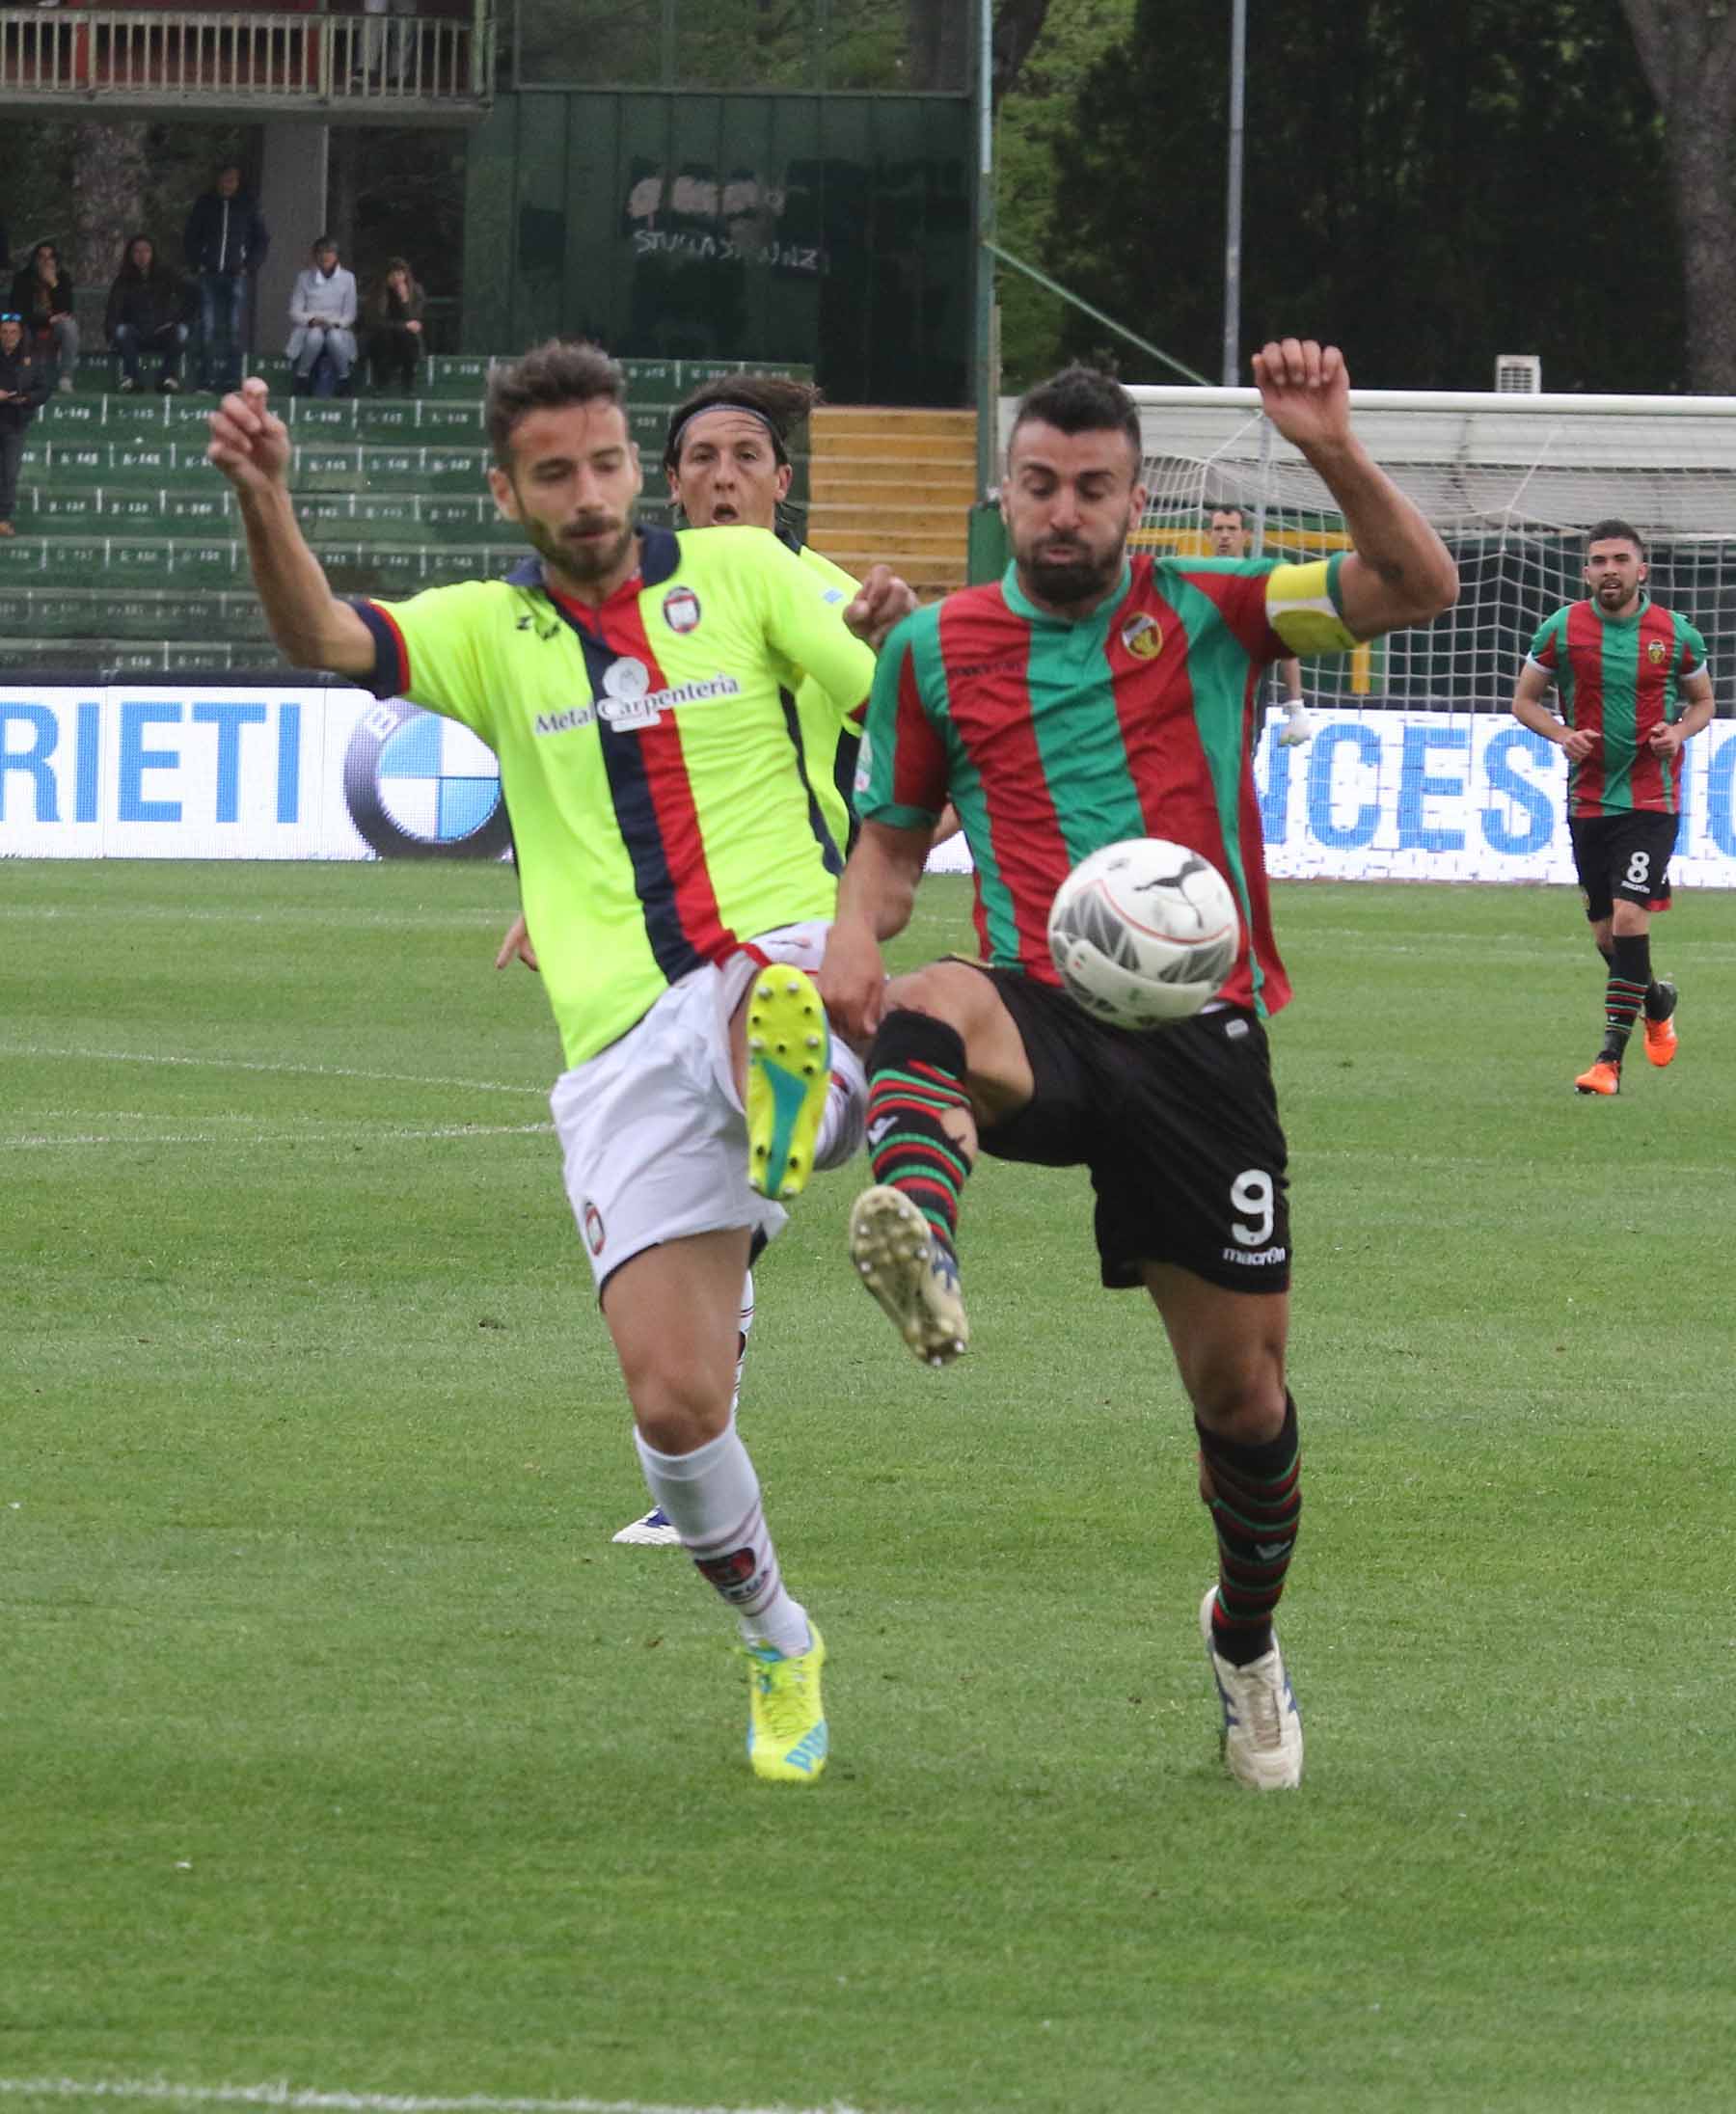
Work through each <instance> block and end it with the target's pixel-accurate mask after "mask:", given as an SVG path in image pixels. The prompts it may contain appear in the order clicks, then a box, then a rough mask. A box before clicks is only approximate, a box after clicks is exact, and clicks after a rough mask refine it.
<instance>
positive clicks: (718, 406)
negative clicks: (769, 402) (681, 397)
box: [664, 398, 790, 463]
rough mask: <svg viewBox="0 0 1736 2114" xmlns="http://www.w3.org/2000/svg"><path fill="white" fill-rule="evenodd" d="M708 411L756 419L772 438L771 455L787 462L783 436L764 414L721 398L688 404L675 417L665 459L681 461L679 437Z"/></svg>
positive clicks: (748, 405)
mask: <svg viewBox="0 0 1736 2114" xmlns="http://www.w3.org/2000/svg"><path fill="white" fill-rule="evenodd" d="M708 411H739V412H741V413H742V415H743V416H744V417H745V418H748V419H757V420H759V422H760V423H761V425H763V426H764V427H765V429H766V431H767V432H768V433H769V434H770V435H771V436H772V452H773V455H775V456H776V457H777V460H778V461H779V462H780V463H787V462H788V461H789V459H790V457H789V452H788V450H787V449H786V448H785V447H784V439H783V435H782V434H781V433H780V432H779V431H778V430H777V428H776V426H775V425H773V422H772V420H770V419H769V418H768V417H767V415H766V414H765V412H763V411H761V410H760V409H759V408H758V406H757V405H754V404H738V403H733V402H729V401H726V400H724V399H722V398H714V399H713V400H712V401H711V402H709V403H703V404H689V405H688V407H687V408H686V410H684V411H682V412H681V413H680V414H679V415H678V416H677V418H676V420H675V422H674V424H673V425H671V426H670V428H669V438H668V442H667V444H666V446H665V450H664V452H665V457H666V459H668V460H669V461H672V462H679V461H680V460H681V436H682V434H683V433H684V432H685V431H686V430H687V426H688V421H689V420H692V419H699V418H703V417H704V415H705V414H706V412H708Z"/></svg>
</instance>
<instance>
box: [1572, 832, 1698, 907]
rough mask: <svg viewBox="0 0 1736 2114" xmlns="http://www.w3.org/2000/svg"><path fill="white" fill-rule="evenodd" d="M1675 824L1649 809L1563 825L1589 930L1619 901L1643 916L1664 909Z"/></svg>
mask: <svg viewBox="0 0 1736 2114" xmlns="http://www.w3.org/2000/svg"><path fill="white" fill-rule="evenodd" d="M1680 823H1681V817H1680V816H1679V815H1661V814H1659V813H1658V811H1657V810H1656V809H1655V808H1650V807H1635V808H1631V809H1629V811H1628V812H1627V813H1626V814H1625V815H1583V816H1576V817H1575V818H1574V819H1573V820H1572V821H1570V822H1569V823H1568V825H1567V829H1568V833H1569V835H1570V836H1571V838H1572V840H1573V863H1574V866H1575V868H1576V869H1577V871H1578V873H1579V882H1580V888H1581V891H1582V892H1583V894H1584V895H1585V898H1586V915H1587V918H1589V919H1590V921H1591V923H1592V924H1593V925H1596V924H1599V923H1600V922H1601V921H1602V920H1603V919H1604V918H1606V917H1608V916H1609V915H1610V912H1611V911H1612V910H1613V909H1614V907H1615V899H1616V898H1617V897H1618V896H1619V897H1620V899H1621V901H1622V902H1624V903H1637V904H1639V906H1640V908H1641V909H1642V910H1668V908H1669V858H1670V854H1671V853H1672V852H1674V850H1675V844H1676V830H1677V828H1678V827H1680Z"/></svg>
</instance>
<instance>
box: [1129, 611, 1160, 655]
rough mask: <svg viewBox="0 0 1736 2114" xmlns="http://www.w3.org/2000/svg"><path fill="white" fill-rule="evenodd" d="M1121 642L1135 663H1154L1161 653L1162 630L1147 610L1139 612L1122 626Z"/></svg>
mask: <svg viewBox="0 0 1736 2114" xmlns="http://www.w3.org/2000/svg"><path fill="white" fill-rule="evenodd" d="M1121 642H1122V644H1123V645H1124V646H1126V649H1127V651H1128V652H1129V653H1130V654H1131V655H1132V656H1133V658H1134V660H1135V661H1155V660H1156V658H1157V656H1158V655H1159V654H1160V653H1161V652H1162V651H1163V628H1162V626H1161V625H1160V624H1159V623H1158V621H1157V619H1156V618H1155V617H1154V616H1153V615H1152V614H1151V613H1150V612H1149V611H1148V610H1139V611H1138V613H1137V614H1136V615H1133V616H1130V617H1128V619H1127V621H1126V623H1125V624H1124V625H1123V626H1122V629H1121Z"/></svg>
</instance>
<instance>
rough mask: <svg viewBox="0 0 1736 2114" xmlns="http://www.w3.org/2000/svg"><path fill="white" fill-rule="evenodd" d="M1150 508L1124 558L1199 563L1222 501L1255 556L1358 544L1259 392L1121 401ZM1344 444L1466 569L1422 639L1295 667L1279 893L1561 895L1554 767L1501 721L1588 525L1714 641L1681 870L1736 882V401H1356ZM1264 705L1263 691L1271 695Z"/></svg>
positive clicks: (1559, 785) (1275, 793)
mask: <svg viewBox="0 0 1736 2114" xmlns="http://www.w3.org/2000/svg"><path fill="white" fill-rule="evenodd" d="M1132 394H1133V396H1134V398H1135V400H1136V402H1137V403H1138V406H1139V412H1140V422H1141V428H1142V433H1143V438H1144V446H1145V456H1146V460H1145V481H1146V486H1147V490H1148V492H1149V494H1150V501H1149V505H1148V509H1147V512H1146V515H1145V518H1144V521H1143V522H1142V524H1141V527H1140V529H1139V531H1138V536H1137V541H1138V542H1139V543H1140V544H1141V545H1142V546H1143V547H1145V548H1147V549H1150V550H1152V551H1153V552H1154V553H1157V554H1159V555H1177V556H1201V555H1205V554H1206V553H1207V550H1208V545H1207V537H1206V532H1205V531H1206V523H1207V515H1208V512H1209V510H1210V509H1211V508H1212V507H1214V506H1238V507H1240V508H1241V509H1242V514H1243V519H1244V521H1245V523H1246V525H1247V526H1248V528H1250V529H1251V530H1252V531H1253V534H1254V549H1255V552H1256V554H1261V553H1263V555H1265V556H1284V557H1295V558H1300V559H1306V558H1312V557H1322V556H1329V555H1330V554H1331V553H1332V552H1334V551H1341V550H1344V549H1346V548H1347V547H1348V538H1347V537H1346V535H1345V532H1344V524H1343V518H1342V517H1341V516H1340V515H1339V513H1338V512H1337V510H1336V509H1335V507H1334V505H1333V502H1332V500H1331V496H1330V495H1329V494H1328V492H1327V491H1326V488H1325V487H1324V485H1323V484H1322V483H1321V482H1320V480H1319V479H1318V478H1317V477H1316V475H1315V474H1314V472H1313V471H1312V470H1311V469H1310V468H1309V466H1308V464H1307V463H1306V462H1305V461H1304V460H1303V459H1302V457H1301V456H1300V455H1299V454H1298V453H1297V452H1296V450H1295V449H1294V448H1293V447H1290V446H1289V445H1288V443H1287V442H1285V441H1283V440H1282V439H1280V438H1279V436H1278V435H1277V433H1276V432H1275V431H1274V429H1273V428H1272V426H1271V425H1270V423H1269V422H1268V421H1267V420H1265V419H1264V418H1263V417H1262V416H1261V412H1260V409H1259V398H1258V396H1257V395H1256V393H1255V392H1253V391H1252V390H1221V389H1170V388H1162V389H1156V388H1153V389H1135V390H1134V391H1133V392H1132ZM1351 402H1352V411H1353V417H1354V420H1355V424H1356V431H1357V433H1358V435H1359V437H1360V438H1361V440H1362V441H1363V443H1364V445H1365V446H1366V447H1368V449H1369V452H1370V454H1371V455H1372V456H1373V458H1374V460H1375V461H1376V462H1377V463H1379V464H1380V465H1381V467H1382V468H1383V469H1384V470H1385V471H1386V472H1387V474H1389V475H1390V476H1391V477H1392V478H1393V479H1394V481H1395V482H1396V483H1397V485H1398V486H1399V487H1400V489H1401V490H1403V491H1404V492H1405V493H1406V494H1407V495H1408V496H1409V497H1410V498H1411V499H1412V500H1414V501H1416V503H1417V505H1418V506H1419V507H1421V508H1422V510H1423V512H1424V515H1425V516H1426V517H1427V519H1428V520H1429V521H1430V522H1431V523H1432V524H1433V525H1434V527H1435V528H1436V529H1437V530H1438V531H1439V533H1440V535H1441V537H1442V540H1443V541H1444V542H1445V543H1446V544H1447V547H1448V549H1449V550H1450V551H1451V553H1452V555H1453V556H1454V558H1455V559H1456V560H1457V562H1458V568H1459V581H1460V588H1459V599H1458V602H1457V604H1456V606H1455V607H1454V608H1453V609H1451V610H1449V611H1448V612H1447V613H1446V614H1445V615H1444V616H1442V617H1440V618H1438V619H1437V620H1436V621H1435V622H1434V623H1433V624H1430V625H1425V626H1421V627H1418V628H1416V629H1414V630H1408V631H1402V632H1397V633H1395V634H1393V635H1392V636H1391V637H1386V638H1383V639H1376V640H1373V641H1370V643H1369V644H1368V645H1366V646H1364V647H1362V648H1360V649H1359V650H1358V651H1356V652H1355V653H1353V654H1349V655H1344V656H1327V657H1321V658H1320V659H1318V660H1313V661H1307V662H1304V664H1303V666H1302V684H1303V690H1304V691H1305V693H1306V695H1307V698H1308V701H1309V705H1310V708H1311V710H1312V711H1314V712H1315V713H1316V715H1317V716H1318V718H1320V721H1321V727H1320V731H1319V733H1318V734H1316V738H1315V740H1314V741H1313V742H1312V743H1310V744H1309V745H1307V746H1306V747H1301V748H1284V747H1282V746H1281V745H1278V744H1277V743H1276V741H1275V740H1274V739H1272V738H1270V737H1268V738H1267V739H1266V740H1263V741H1262V742H1261V751H1260V760H1259V769H1260V772H1261V792H1262V798H1263V801H1264V807H1265V822H1266V834H1267V842H1268V849H1269V856H1270V863H1271V867H1272V870H1273V872H1274V873H1279V874H1286V873H1288V874H1297V875H1300V874H1343V875H1350V874H1368V875H1370V876H1373V875H1386V876H1391V877H1395V878H1397V877H1404V876H1415V877H1418V878H1424V877H1438V878H1441V879H1486V880H1532V881H1570V880H1571V879H1572V866H1571V860H1570V855H1569V852H1568V846H1567V834H1566V827H1565V815H1564V790H1565V788H1564V767H1563V765H1562V761H1561V758H1560V755H1559V753H1558V752H1557V751H1556V750H1555V749H1554V748H1553V747H1552V746H1551V745H1548V744H1547V743H1544V742H1543V741H1542V740H1541V739H1540V738H1539V737H1537V736H1534V735H1531V734H1528V733H1527V732H1526V731H1525V730H1524V729H1523V728H1520V727H1519V726H1518V725H1517V724H1516V722H1515V721H1514V720H1513V719H1512V718H1511V717H1510V714H1509V711H1508V707H1509V704H1510V701H1511V698H1512V693H1513V685H1514V683H1515V681H1516V680H1517V678H1518V674H1519V669H1520V666H1521V664H1522V663H1523V661H1524V657H1525V654H1526V651H1527V649H1528V647H1529V645H1530V643H1531V639H1532V637H1533V633H1534V632H1535V630H1536V628H1537V626H1538V625H1539V624H1540V623H1541V622H1542V621H1543V619H1544V618H1545V617H1546V616H1547V615H1549V614H1550V612H1551V611H1552V610H1557V609H1559V608H1560V606H1561V604H1562V603H1564V602H1572V601H1576V600H1578V599H1579V598H1580V597H1581V596H1582V595H1583V594H1584V593H1585V584H1584V580H1583V568H1584V563H1585V537H1586V530H1587V528H1589V527H1590V526H1591V524H1592V523H1593V522H1596V521H1598V520H1600V519H1603V518H1605V517H1612V516H1613V517H1618V518H1620V519H1623V520H1626V521H1629V522H1631V523H1632V524H1633V525H1634V526H1635V527H1636V528H1638V529H1639V530H1640V531H1641V534H1642V535H1643V536H1644V537H1645V538H1646V541H1647V543H1648V545H1649V555H1650V564H1651V577H1650V581H1649V583H1648V584H1649V587H1650V591H1651V593H1652V594H1653V595H1654V597H1655V598H1656V599H1657V600H1658V601H1659V602H1661V603H1663V604H1664V605H1665V606H1666V607H1668V608H1670V609H1674V610H1680V611H1681V613H1682V614H1683V615H1685V616H1687V617H1688V618H1689V619H1690V620H1691V621H1692V622H1693V623H1694V624H1695V625H1696V626H1697V627H1698V629H1699V630H1700V632H1701V633H1702V634H1703V635H1704V637H1705V639H1706V646H1707V657H1708V663H1709V665H1710V667H1711V669H1712V676H1713V683H1714V689H1715V692H1716V694H1717V696H1718V699H1719V711H1720V714H1721V718H1719V719H1717V720H1715V721H1714V722H1713V725H1712V726H1711V727H1710V728H1709V729H1708V730H1707V732H1706V734H1705V735H1703V736H1702V737H1701V738H1700V739H1699V740H1698V741H1696V742H1695V743H1694V744H1693V745H1691V747H1690V749H1689V751H1688V755H1689V759H1690V763H1689V768H1688V772H1687V797H1686V800H1685V813H1684V818H1683V827H1682V831H1681V836H1680V839H1679V841H1678V848H1677V860H1676V865H1675V868H1674V872H1675V873H1676V876H1677V878H1678V879H1682V880H1688V881H1698V882H1700V883H1702V884H1705V883H1712V884H1717V885H1725V886H1736V827H1733V826H1732V788H1731V780H1732V772H1733V770H1736V725H1733V724H1731V723H1730V721H1729V720H1728V718H1725V717H1723V716H1725V715H1728V714H1729V712H1730V711H1731V707H1732V702H1733V700H1736V399H1730V398H1722V397H1697V398H1695V397H1656V396H1651V397H1610V396H1600V397H1590V396H1585V397H1582V396H1560V395H1518V394H1494V393H1488V394H1484V393H1464V394H1427V393H1407V392H1392V391H1378V390H1372V391H1357V392H1354V393H1353V394H1352V398H1351ZM1269 694H1270V695H1271V696H1272V697H1273V698H1274V699H1275V698H1276V695H1277V692H1276V691H1275V690H1274V691H1272V692H1270V693H1269Z"/></svg>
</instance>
